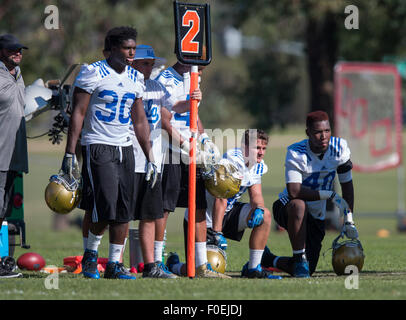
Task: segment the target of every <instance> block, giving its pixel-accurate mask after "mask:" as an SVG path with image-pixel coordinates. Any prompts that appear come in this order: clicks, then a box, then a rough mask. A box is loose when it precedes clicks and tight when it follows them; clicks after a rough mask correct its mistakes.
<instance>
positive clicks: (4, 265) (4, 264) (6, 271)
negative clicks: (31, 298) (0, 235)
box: [0, 257, 23, 279]
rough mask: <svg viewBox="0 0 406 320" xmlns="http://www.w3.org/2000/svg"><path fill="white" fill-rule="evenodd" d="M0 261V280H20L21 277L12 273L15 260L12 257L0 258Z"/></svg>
mask: <svg viewBox="0 0 406 320" xmlns="http://www.w3.org/2000/svg"><path fill="white" fill-rule="evenodd" d="M1 259H2V260H1V261H0V279H11V278H21V277H22V276H23V275H22V273H19V272H14V270H15V269H16V263H15V260H14V259H13V258H12V257H2V258H1Z"/></svg>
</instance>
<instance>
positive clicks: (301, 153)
mask: <svg viewBox="0 0 406 320" xmlns="http://www.w3.org/2000/svg"><path fill="white" fill-rule="evenodd" d="M306 134H307V136H308V137H309V138H308V139H305V140H302V141H300V142H297V143H294V144H292V145H290V146H289V147H288V150H287V154H286V160H285V178H286V188H285V189H284V191H283V192H282V193H280V194H279V199H278V200H277V201H275V202H274V204H273V215H274V218H275V220H276V222H277V223H278V224H279V225H280V226H281V227H283V228H285V229H286V230H287V231H288V234H289V239H290V242H291V246H292V250H293V256H292V257H278V256H275V255H274V254H272V253H271V252H270V250H269V249H268V248H266V249H265V252H264V256H263V259H262V265H263V266H265V267H275V268H278V269H281V270H283V271H285V272H287V273H289V274H290V275H292V276H294V277H298V278H308V277H310V275H312V274H313V272H314V271H315V270H316V266H317V262H318V260H319V255H320V250H321V244H322V241H323V238H324V235H325V214H326V200H327V199H331V200H332V201H333V203H334V204H335V205H336V206H338V208H339V209H340V211H341V212H342V213H343V214H344V227H343V232H344V234H345V235H346V236H347V237H348V238H350V239H355V238H358V232H357V229H356V228H355V225H354V222H353V219H352V213H351V212H352V210H353V206H354V187H353V183H352V174H351V169H352V163H351V160H350V149H349V148H348V145H347V142H346V141H345V140H344V139H341V138H338V137H332V136H331V129H330V122H329V118H328V115H327V113H325V112H323V111H315V112H311V113H309V114H308V115H307V119H306ZM336 172H337V174H338V179H339V181H340V185H341V190H342V194H343V197H342V198H341V197H340V196H339V195H337V194H336V193H335V192H334V191H332V186H333V181H334V178H335V175H336Z"/></svg>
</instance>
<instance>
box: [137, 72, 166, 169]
mask: <svg viewBox="0 0 406 320" xmlns="http://www.w3.org/2000/svg"><path fill="white" fill-rule="evenodd" d="M143 103H144V110H145V114H146V115H147V118H148V123H149V128H150V131H151V133H150V141H151V145H152V152H153V155H154V160H155V164H156V165H157V168H158V172H161V169H162V168H161V167H162V164H163V162H164V157H165V153H166V149H167V148H168V139H167V137H162V134H166V132H163V131H162V130H161V108H162V107H163V108H166V109H168V110H169V111H171V110H172V105H173V99H172V98H171V95H170V94H169V92H168V91H167V90H166V89H165V87H164V86H163V85H162V84H161V83H159V82H157V81H155V80H150V79H148V80H145V92H144V96H143ZM130 134H131V136H132V139H133V146H134V157H135V172H146V167H147V164H148V162H147V158H146V157H145V154H144V152H143V151H142V149H141V146H140V144H139V142H138V140H137V137H136V136H135V132H134V128H133V125H132V124H131V125H130Z"/></svg>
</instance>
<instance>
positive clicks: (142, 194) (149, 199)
mask: <svg viewBox="0 0 406 320" xmlns="http://www.w3.org/2000/svg"><path fill="white" fill-rule="evenodd" d="M145 175H146V174H145V173H135V177H134V200H133V201H134V203H135V211H134V220H155V219H160V218H163V216H164V209H163V205H162V185H161V174H158V178H157V181H156V183H155V186H154V188H151V186H150V184H149V182H148V181H146V180H145Z"/></svg>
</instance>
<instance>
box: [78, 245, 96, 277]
mask: <svg viewBox="0 0 406 320" xmlns="http://www.w3.org/2000/svg"><path fill="white" fill-rule="evenodd" d="M97 258H98V254H97V251H94V250H89V249H86V250H85V253H84V254H83V258H82V274H83V276H84V277H85V278H91V279H99V278H100V273H99V270H97Z"/></svg>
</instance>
